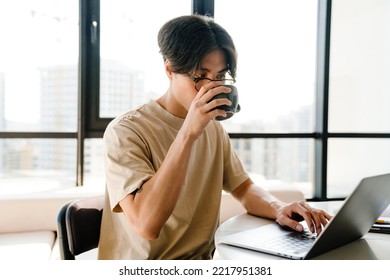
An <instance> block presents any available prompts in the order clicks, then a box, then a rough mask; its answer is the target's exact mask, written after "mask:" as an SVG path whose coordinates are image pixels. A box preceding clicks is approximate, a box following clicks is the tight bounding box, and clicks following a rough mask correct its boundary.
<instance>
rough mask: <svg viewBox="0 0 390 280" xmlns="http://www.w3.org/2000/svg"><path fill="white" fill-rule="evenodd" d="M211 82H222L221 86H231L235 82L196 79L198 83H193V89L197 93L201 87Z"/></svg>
mask: <svg viewBox="0 0 390 280" xmlns="http://www.w3.org/2000/svg"><path fill="white" fill-rule="evenodd" d="M212 81H220V82H222V84H223V85H232V84H234V82H235V81H234V80H233V79H221V80H211V79H208V78H202V79H198V81H197V82H196V83H195V88H196V90H197V91H199V90H200V88H201V87H203V86H204V85H206V84H207V83H210V82H212Z"/></svg>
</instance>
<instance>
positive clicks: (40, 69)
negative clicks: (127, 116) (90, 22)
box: [0, 0, 79, 132]
mask: <svg viewBox="0 0 390 280" xmlns="http://www.w3.org/2000/svg"><path fill="white" fill-rule="evenodd" d="M78 2H79V1H77V0H71V1H69V0H39V1H38V0H24V1H23V0H17V1H6V0H0V37H1V44H0V61H1V63H0V101H1V103H0V104H1V105H0V114H1V115H0V130H3V131H50V132H68V131H76V127H77V126H76V125H77V87H78V86H77V79H78V78H77V77H78V75H77V64H78V15H79V12H78ZM3 106H4V107H3Z"/></svg>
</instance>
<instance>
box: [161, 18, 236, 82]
mask: <svg viewBox="0 0 390 280" xmlns="http://www.w3.org/2000/svg"><path fill="white" fill-rule="evenodd" d="M158 45H159V47H160V53H161V54H162V56H163V59H164V61H166V60H169V61H170V63H171V70H172V71H173V72H176V73H181V74H187V73H192V72H194V71H196V70H198V69H199V68H200V62H201V60H202V59H203V58H204V57H205V56H206V55H207V54H209V53H210V52H211V51H214V50H216V49H220V50H222V51H223V52H224V54H225V56H226V61H227V67H228V70H229V72H230V74H231V76H232V77H233V78H235V75H236V66H237V54H236V48H235V46H234V43H233V39H232V38H231V37H230V35H229V33H227V31H226V30H225V29H224V28H223V27H222V26H220V25H219V24H217V23H215V22H214V20H213V19H212V18H210V17H206V16H201V15H190V16H181V17H177V18H174V19H172V20H170V21H168V22H167V23H165V24H164V25H163V26H162V27H161V29H160V31H159V33H158Z"/></svg>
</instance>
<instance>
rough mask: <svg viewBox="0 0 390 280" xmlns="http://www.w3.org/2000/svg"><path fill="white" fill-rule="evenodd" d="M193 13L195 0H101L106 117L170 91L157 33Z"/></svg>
mask: <svg viewBox="0 0 390 280" xmlns="http://www.w3.org/2000/svg"><path fill="white" fill-rule="evenodd" d="M190 13H191V0H167V1H127V0H114V1H113V0H101V4H100V14H101V23H100V25H101V29H100V31H101V35H100V41H101V42H100V65H101V67H100V114H99V115H100V117H103V118H104V117H108V118H112V117H116V116H117V115H119V114H121V113H124V112H126V111H128V110H129V109H131V108H134V107H135V106H138V105H140V104H143V103H145V102H146V101H148V100H149V99H151V98H153V99H154V98H157V97H159V96H160V95H162V94H163V93H164V92H165V90H166V89H167V87H168V79H167V77H166V76H165V72H164V64H163V60H162V57H161V55H160V53H159V49H158V45H157V33H158V31H159V29H160V27H161V26H162V25H163V24H164V23H165V22H166V21H168V20H170V19H171V18H174V17H176V16H180V15H188V14H190Z"/></svg>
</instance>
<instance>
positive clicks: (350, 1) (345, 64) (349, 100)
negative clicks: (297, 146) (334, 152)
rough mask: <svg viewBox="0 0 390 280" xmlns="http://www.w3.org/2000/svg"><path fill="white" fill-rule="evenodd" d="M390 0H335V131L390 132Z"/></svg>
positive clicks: (331, 111)
mask: <svg viewBox="0 0 390 280" xmlns="http://www.w3.org/2000/svg"><path fill="white" fill-rule="evenodd" d="M389 18H390V1H383V0H360V1H355V0H345V1H333V2H332V30H331V51H330V54H331V57H330V83H329V131H332V132H387V133H388V132H390V94H389V93H390V79H389V77H390V55H389V54H390V25H389Z"/></svg>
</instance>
